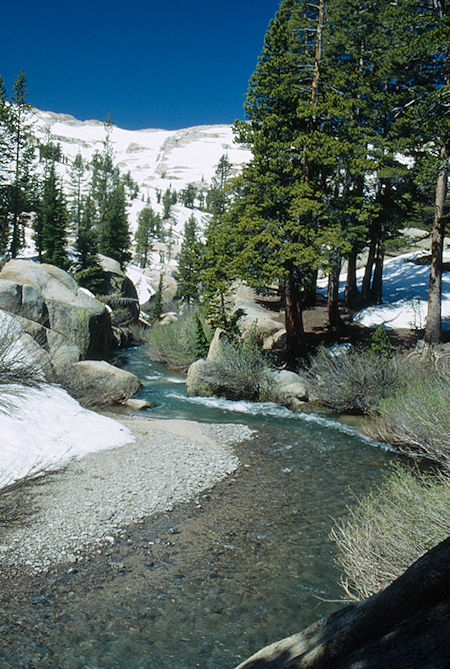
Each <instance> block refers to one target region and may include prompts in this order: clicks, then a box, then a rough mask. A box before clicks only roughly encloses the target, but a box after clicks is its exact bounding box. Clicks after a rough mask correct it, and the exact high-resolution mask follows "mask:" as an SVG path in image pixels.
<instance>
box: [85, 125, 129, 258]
mask: <svg viewBox="0 0 450 669" xmlns="http://www.w3.org/2000/svg"><path fill="white" fill-rule="evenodd" d="M111 133H112V122H111V120H110V119H107V121H106V122H105V140H104V143H103V151H102V152H96V153H95V154H94V156H93V159H92V179H91V188H90V197H91V199H92V202H93V204H94V206H95V227H94V230H95V232H96V236H97V238H98V250H99V251H100V252H101V253H103V254H105V255H108V256H110V257H112V258H114V259H115V260H118V261H119V262H120V264H121V265H124V264H125V263H126V262H128V261H129V260H130V258H131V254H130V251H129V249H130V241H131V235H130V231H129V227H128V216H127V211H126V208H127V193H128V194H129V196H130V197H134V196H135V195H136V194H137V190H136V189H137V186H136V184H135V183H134V181H133V180H132V179H131V177H130V175H129V174H128V175H125V176H123V175H121V174H120V170H119V168H118V167H117V166H116V165H114V152H113V149H112V144H111Z"/></svg>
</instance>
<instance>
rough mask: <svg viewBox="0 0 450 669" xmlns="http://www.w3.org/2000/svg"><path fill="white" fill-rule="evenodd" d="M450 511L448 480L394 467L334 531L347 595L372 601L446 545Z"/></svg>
mask: <svg viewBox="0 0 450 669" xmlns="http://www.w3.org/2000/svg"><path fill="white" fill-rule="evenodd" d="M449 508H450V479H449V478H448V477H446V476H444V475H443V474H440V475H437V476H436V475H433V474H429V473H428V474H423V473H422V474H420V473H418V472H415V473H413V472H410V471H407V470H405V469H401V468H399V467H397V468H395V469H394V470H393V471H392V472H391V473H390V474H389V476H388V477H387V478H386V480H385V482H384V483H383V485H382V486H381V487H380V488H379V489H377V490H375V491H374V492H371V493H369V494H368V495H366V496H365V497H363V498H362V499H360V500H357V504H356V505H355V506H352V507H349V508H348V511H349V515H348V517H347V518H346V519H344V520H342V521H340V522H338V523H337V524H335V526H334V527H333V529H332V531H331V538H332V539H333V540H334V541H335V542H336V544H337V547H338V555H337V562H338V564H339V566H340V567H341V568H342V570H343V572H344V573H343V576H342V578H341V585H342V587H343V588H344V590H345V592H346V594H347V595H348V596H349V597H350V598H351V599H355V600H359V599H364V598H366V597H370V596H371V595H372V594H374V593H375V592H378V591H379V590H382V589H383V588H385V587H386V586H387V585H389V583H391V582H392V581H393V580H395V579H396V578H397V577H398V576H400V574H402V573H403V572H404V571H405V569H407V568H408V567H409V566H410V565H411V564H412V563H413V562H415V560H417V559H418V558H419V557H420V556H421V555H423V554H424V553H426V552H427V551H428V550H430V548H432V547H433V546H436V545H437V544H438V543H440V542H441V541H443V540H444V539H445V538H446V537H447V536H448V534H449V533H450V515H449V513H448V510H449Z"/></svg>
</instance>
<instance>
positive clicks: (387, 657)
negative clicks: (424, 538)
mask: <svg viewBox="0 0 450 669" xmlns="http://www.w3.org/2000/svg"><path fill="white" fill-rule="evenodd" d="M449 629H450V538H448V539H446V540H445V541H443V542H442V543H440V544H439V545H438V546H436V547H435V548H433V549H431V550H430V551H428V553H425V555H423V556H422V557H421V558H420V559H419V560H417V562H414V564H412V565H411V566H410V567H409V569H407V570H406V571H405V572H404V573H403V574H402V575H401V576H400V577H399V578H398V579H397V580H395V581H394V582H393V583H391V585H389V586H388V587H387V588H386V589H385V590H381V592H378V593H377V594H376V595H373V596H372V597H370V598H369V599H365V600H363V601H361V602H357V603H356V604H351V605H350V606H347V607H345V608H343V609H340V610H339V611H336V613H333V614H332V615H331V616H329V617H328V618H326V619H323V620H319V621H318V622H316V623H313V624H312V625H310V627H308V628H307V629H306V630H303V631H302V632H299V633H297V634H294V635H292V636H290V637H287V638H285V639H282V640H281V641H277V642H275V643H273V644H271V645H270V646H266V648H263V649H262V650H260V651H258V652H257V653H255V654H254V655H252V657H250V658H249V659H248V660H246V661H245V662H242V663H241V664H240V665H239V666H238V667H237V668H236V669H327V668H328V667H330V669H331V668H332V667H333V668H334V667H335V668H336V669H356V668H360V669H369V668H371V667H375V668H379V669H390V668H391V667H399V668H400V667H402V668H403V667H408V669H447V668H448V666H449V665H448V659H449V657H450V634H449Z"/></svg>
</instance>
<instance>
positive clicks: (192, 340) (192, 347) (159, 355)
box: [143, 312, 198, 372]
mask: <svg viewBox="0 0 450 669" xmlns="http://www.w3.org/2000/svg"><path fill="white" fill-rule="evenodd" d="M143 336H144V339H145V348H146V351H147V353H148V355H149V357H150V359H151V360H154V361H156V362H164V363H165V364H166V365H168V366H169V367H170V368H171V369H174V370H179V371H183V372H184V371H186V370H187V369H188V367H189V366H190V365H191V364H192V363H193V362H194V360H196V359H197V357H198V356H197V353H196V343H197V332H196V323H195V317H194V314H193V313H192V312H187V313H185V314H183V315H182V316H181V317H180V318H179V320H178V321H175V322H173V323H168V324H167V325H161V323H155V324H154V325H153V326H152V327H151V328H149V329H148V330H145V332H144V333H143Z"/></svg>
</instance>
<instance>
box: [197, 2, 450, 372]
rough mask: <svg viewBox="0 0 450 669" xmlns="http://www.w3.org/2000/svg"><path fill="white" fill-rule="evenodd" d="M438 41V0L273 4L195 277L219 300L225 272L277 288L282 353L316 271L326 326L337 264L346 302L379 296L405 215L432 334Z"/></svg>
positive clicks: (441, 76) (442, 106)
mask: <svg viewBox="0 0 450 669" xmlns="http://www.w3.org/2000/svg"><path fill="white" fill-rule="evenodd" d="M448 43H449V31H448V23H447V22H446V18H445V17H444V13H443V7H442V4H441V3H440V2H439V0H430V1H429V2H419V1H418V0H398V1H397V2H395V3H387V2H381V3H380V2H378V3H375V2H372V1H371V0H369V1H367V2H365V1H363V2H359V1H358V2H353V1H350V2H346V3H343V2H342V1H341V0H328V1H325V0H318V3H314V4H313V3H308V2H303V1H301V2H300V1H298V0H283V2H281V4H280V8H279V11H278V12H277V14H276V16H275V18H274V19H273V20H272V21H271V23H270V25H269V28H268V31H267V34H266V37H265V42H264V48H263V52H262V55H261V56H260V58H259V61H258V64H257V68H256V70H255V72H254V74H253V75H252V77H251V80H250V84H249V89H248V92H247V96H246V103H245V110H246V114H247V119H248V120H247V121H238V122H236V124H235V132H236V138H237V141H238V142H241V143H243V144H244V145H245V146H247V147H249V148H251V150H252V154H253V158H252V160H251V161H250V163H249V164H248V165H247V166H246V167H244V169H243V171H242V173H241V174H240V175H239V176H238V177H237V178H235V179H233V180H232V181H231V183H228V185H227V186H225V189H222V195H223V197H224V198H225V200H224V203H223V204H222V203H221V202H220V201H219V202H217V203H212V199H211V196H210V198H209V201H210V203H211V208H210V211H211V213H212V220H211V223H210V224H209V228H208V230H207V235H206V237H207V239H206V249H205V264H206V267H205V270H204V275H203V282H204V286H205V288H206V290H207V291H209V292H210V293H211V292H215V293H216V295H219V296H223V293H224V291H225V290H226V285H227V283H228V282H229V280H230V279H232V278H241V279H244V280H245V281H247V282H248V283H249V284H251V285H253V286H255V287H257V288H267V287H268V286H273V285H276V286H278V287H279V289H280V291H281V292H282V294H283V298H284V304H285V312H286V327H287V343H288V350H289V358H290V360H291V361H294V360H295V359H296V358H298V356H300V355H301V354H302V353H303V351H304V347H305V341H304V336H303V324H302V312H303V309H304V307H305V306H306V305H308V304H310V303H311V300H313V299H314V293H315V284H316V277H317V272H318V270H322V271H325V272H326V273H327V274H328V277H329V290H328V313H329V320H330V325H331V326H337V325H339V309H338V300H337V279H338V276H339V271H340V269H341V265H342V262H343V261H344V260H345V261H346V262H347V268H348V271H347V284H346V291H345V299H346V302H347V304H349V305H354V304H355V303H357V302H361V301H365V302H366V303H368V302H376V303H379V302H381V300H382V274H383V260H384V254H385V245H386V242H388V240H390V239H392V238H395V237H396V236H397V235H398V232H399V229H400V228H401V227H404V226H406V225H408V224H409V225H414V224H416V225H420V226H429V228H432V229H433V253H432V263H431V281H430V293H429V312H428V319H427V329H426V340H427V341H428V342H429V343H436V342H438V341H439V336H440V324H441V323H440V321H441V317H440V302H441V300H440V282H441V269H442V240H443V234H444V225H445V217H444V203H445V198H446V187H447V173H448V172H447V170H448V142H449V132H448V129H449V126H448V106H449V97H448V96H449V86H448V83H449V82H448V69H447V68H448ZM216 178H219V177H218V175H216ZM224 185H225V184H222V186H224ZM207 202H208V198H207ZM363 250H367V254H368V259H367V264H366V270H365V275H364V278H363V282H362V289H361V293H359V292H358V289H357V286H356V258H357V255H358V254H360V253H361V252H362V251H363Z"/></svg>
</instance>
